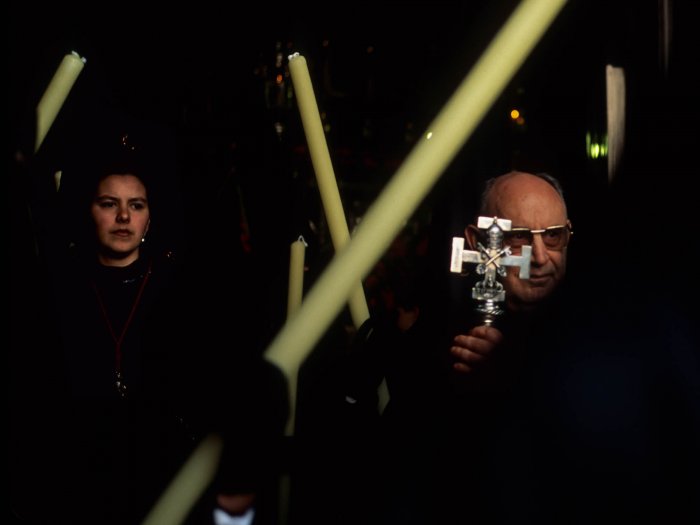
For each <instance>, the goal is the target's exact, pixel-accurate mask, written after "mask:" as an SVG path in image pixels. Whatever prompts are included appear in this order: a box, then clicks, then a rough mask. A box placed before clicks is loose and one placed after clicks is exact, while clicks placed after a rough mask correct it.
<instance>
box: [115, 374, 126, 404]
mask: <svg viewBox="0 0 700 525" xmlns="http://www.w3.org/2000/svg"><path fill="white" fill-rule="evenodd" d="M116 376H117V380H116V381H115V382H114V384H115V386H116V387H117V392H119V395H120V396H121V397H122V398H126V383H124V378H123V377H122V373H121V372H119V371H117V372H116Z"/></svg>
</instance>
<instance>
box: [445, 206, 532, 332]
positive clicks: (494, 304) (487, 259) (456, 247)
mask: <svg viewBox="0 0 700 525" xmlns="http://www.w3.org/2000/svg"><path fill="white" fill-rule="evenodd" d="M477 222H478V223H477V227H478V228H479V229H480V230H484V231H485V234H486V241H485V242H486V245H485V246H484V244H482V243H481V242H477V248H478V251H477V250H465V249H464V238H463V237H453V239H452V258H451V262H450V271H451V272H453V273H462V266H463V263H465V262H466V263H472V264H476V265H477V266H476V273H477V274H479V275H483V276H484V278H483V280H481V281H479V282H477V283H476V284H475V285H474V287H473V288H472V299H474V300H476V301H477V305H476V307H475V308H476V310H477V311H478V312H480V313H482V314H483V315H484V318H483V320H484V324H485V325H487V326H491V325H492V324H493V322H494V320H495V319H496V317H497V316H499V315H501V314H502V313H503V311H504V310H503V308H502V307H501V304H502V303H504V302H505V298H506V292H505V290H504V289H503V285H502V284H501V283H500V282H498V281H497V280H496V276H497V275H498V276H500V277H505V275H506V267H507V266H515V267H518V268H519V269H520V271H519V274H518V277H519V278H520V279H528V278H529V277H530V255H531V254H532V247H531V246H529V245H525V246H522V247H521V253H520V255H513V254H512V252H511V249H510V246H508V245H505V246H504V245H503V232H504V231H510V230H511V221H510V220H507V219H499V218H498V217H479V219H478V221H477Z"/></svg>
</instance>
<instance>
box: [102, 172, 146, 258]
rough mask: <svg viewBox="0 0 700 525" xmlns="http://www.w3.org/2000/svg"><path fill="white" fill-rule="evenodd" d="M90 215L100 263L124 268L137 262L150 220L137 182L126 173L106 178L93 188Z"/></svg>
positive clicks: (143, 192)
mask: <svg viewBox="0 0 700 525" xmlns="http://www.w3.org/2000/svg"><path fill="white" fill-rule="evenodd" d="M91 212H92V218H93V220H94V221H95V232H96V235H97V244H98V258H99V260H100V262H101V263H102V264H104V265H106V266H127V265H129V264H131V263H132V262H134V261H135V260H136V259H138V256H139V247H140V246H141V242H142V239H143V238H144V237H145V235H146V232H148V225H149V224H150V218H151V214H150V210H149V208H148V199H147V196H146V187H145V186H144V185H143V183H142V182H141V180H140V179H139V178H138V177H136V176H134V175H130V174H113V175H108V176H107V177H105V178H104V179H102V181H101V182H100V184H99V186H98V187H97V193H96V194H95V198H94V199H93V201H92V206H91Z"/></svg>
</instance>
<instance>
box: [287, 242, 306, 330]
mask: <svg viewBox="0 0 700 525" xmlns="http://www.w3.org/2000/svg"><path fill="white" fill-rule="evenodd" d="M305 252H306V241H304V237H302V236H299V239H297V240H296V241H294V242H293V243H292V244H291V245H290V247H289V293H288V295H287V319H289V318H290V317H292V316H293V315H294V314H295V313H296V312H297V310H299V307H301V298H302V296H303V293H304V254H305Z"/></svg>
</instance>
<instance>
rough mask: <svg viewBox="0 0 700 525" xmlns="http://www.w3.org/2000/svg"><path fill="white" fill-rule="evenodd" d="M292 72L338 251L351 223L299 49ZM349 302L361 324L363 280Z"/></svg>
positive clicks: (356, 322)
mask: <svg viewBox="0 0 700 525" xmlns="http://www.w3.org/2000/svg"><path fill="white" fill-rule="evenodd" d="M289 73H290V74H291V76H292V83H293V85H294V94H295V96H296V99H297V105H298V106H299V113H300V114H301V122H302V124H303V126H304V133H305V135H306V143H307V144H308V146H309V154H310V155H311V163H312V164H313V167H314V172H315V173H316V181H317V183H318V190H319V192H320V193H321V201H322V202H323V210H324V212H325V214H326V222H327V223H328V231H329V232H330V234H331V240H332V241H333V247H334V248H335V250H336V252H337V251H338V250H340V249H341V248H343V247H344V246H345V245H346V244H347V243H348V240H349V238H350V233H349V230H348V223H347V221H346V220H345V213H344V212H343V202H342V201H341V199H340V192H339V191H338V183H337V181H336V178H335V173H334V172H333V163H332V162H331V157H330V154H329V153H328V145H327V144H326V136H325V134H324V132H323V124H322V123H321V115H320V114H319V112H318V106H317V104H316V97H315V96H314V88H313V85H312V84H311V76H310V75H309V68H308V67H307V65H306V59H305V58H304V57H303V56H301V55H300V54H299V53H295V54H294V55H291V56H290V57H289ZM348 306H349V307H350V315H351V316H352V322H353V324H354V325H355V328H359V327H360V326H361V325H362V323H364V322H365V321H366V320H367V318H369V309H368V308H367V300H366V298H365V292H364V290H363V289H362V282H361V281H360V280H358V282H357V285H356V287H355V288H353V290H352V293H351V294H350V297H349V299H348Z"/></svg>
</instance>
